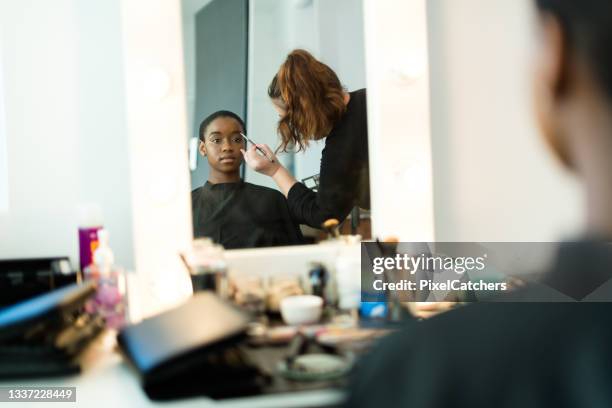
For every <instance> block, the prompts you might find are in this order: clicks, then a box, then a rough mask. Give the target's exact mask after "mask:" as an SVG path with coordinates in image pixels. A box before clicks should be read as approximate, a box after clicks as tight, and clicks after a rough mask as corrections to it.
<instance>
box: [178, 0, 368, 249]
mask: <svg viewBox="0 0 612 408" xmlns="http://www.w3.org/2000/svg"><path fill="white" fill-rule="evenodd" d="M362 7H363V4H362V1H361V0H337V1H324V0H311V1H301V2H290V1H284V0H251V1H247V0H183V19H184V21H183V27H184V30H185V31H184V44H185V59H186V61H185V62H186V78H187V97H188V104H187V106H188V112H189V123H190V127H191V133H190V134H191V140H190V143H189V145H190V152H189V154H190V160H189V161H190V169H191V179H192V182H191V186H192V211H193V227H194V236H195V238H200V237H210V238H212V239H213V240H214V241H215V242H218V243H220V244H222V245H224V246H225V247H226V248H231V249H233V248H253V247H266V246H281V245H295V244H303V243H315V242H318V241H320V240H322V239H325V238H326V236H327V235H328V234H335V233H336V231H333V228H329V230H328V231H327V232H325V231H324V228H323V223H324V222H325V221H326V220H329V219H337V220H338V221H339V227H338V229H339V232H341V233H342V234H355V235H357V234H359V235H361V236H362V237H364V238H369V237H370V219H369V211H368V210H369V208H370V200H369V172H368V143H367V142H368V139H367V115H366V91H365V60H364V42H363V12H362ZM339 27H342V29H338V28H339ZM255 143H256V145H255ZM328 225H333V223H332V224H328Z"/></svg>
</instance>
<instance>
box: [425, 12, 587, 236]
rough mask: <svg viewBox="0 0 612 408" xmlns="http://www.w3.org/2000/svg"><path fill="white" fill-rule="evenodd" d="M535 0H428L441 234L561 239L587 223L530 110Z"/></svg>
mask: <svg viewBox="0 0 612 408" xmlns="http://www.w3.org/2000/svg"><path fill="white" fill-rule="evenodd" d="M530 3H531V2H530V1H528V0H513V1H507V0H493V1H492V0H429V1H428V8H429V21H428V22H429V37H430V38H429V41H430V67H431V104H432V113H431V123H432V140H433V163H434V187H435V225H436V229H435V232H436V239H437V240H438V241H447V240H448V241H454V240H459V241H481V242H482V241H540V240H541V241H546V240H555V239H558V238H560V236H565V235H567V234H569V233H570V231H572V230H575V229H576V228H577V227H578V226H579V225H580V220H581V214H582V203H581V200H580V198H579V191H578V189H577V186H576V185H575V182H574V180H573V179H572V178H571V177H570V176H568V175H567V174H566V173H565V172H564V171H563V170H562V169H560V167H559V165H558V164H557V163H556V162H555V161H554V160H553V158H552V157H551V155H550V154H549V153H548V151H547V150H546V148H545V146H544V144H543V143H542V142H541V140H540V137H539V135H538V131H537V129H536V125H535V123H534V119H533V115H532V109H531V98H530V96H531V94H530V83H529V65H528V61H529V55H530V52H531V45H532V44H533V43H534V37H533V34H534V33H532V31H531V29H532V27H533V25H532V22H533V21H532V17H533V15H532V10H531V7H530Z"/></svg>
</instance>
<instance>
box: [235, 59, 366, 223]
mask: <svg viewBox="0 0 612 408" xmlns="http://www.w3.org/2000/svg"><path fill="white" fill-rule="evenodd" d="M268 96H269V97H270V99H271V101H272V103H273V105H274V107H275V108H276V110H277V111H278V115H279V118H280V119H279V123H278V133H279V135H280V138H281V144H280V147H279V149H280V150H281V151H287V148H288V147H292V148H293V147H295V148H297V151H300V150H302V149H306V148H307V147H308V143H309V142H310V141H313V140H321V139H324V140H325V148H324V149H323V153H322V156H321V168H320V172H319V187H318V192H316V193H315V192H314V191H312V190H310V189H308V188H307V187H306V186H305V185H304V184H302V183H299V182H298V181H297V180H296V179H295V177H293V175H291V174H290V173H289V171H288V170H287V169H286V168H285V167H283V166H282V165H281V164H280V163H279V161H278V160H274V161H273V162H272V161H270V160H268V159H267V158H265V157H263V156H262V155H261V154H259V153H258V152H257V150H256V147H255V146H251V147H250V148H249V149H248V150H243V151H242V153H243V155H244V158H245V161H246V163H247V164H248V165H249V166H250V167H251V168H253V169H254V170H256V171H258V172H259V173H262V174H265V175H267V176H270V177H272V178H273V179H274V181H275V182H276V184H277V185H278V187H279V189H280V191H281V192H282V193H283V194H284V195H285V197H287V203H288V206H289V210H290V212H291V214H292V216H293V219H294V220H296V221H297V222H299V223H300V224H307V225H309V226H311V227H314V228H321V225H322V224H323V222H325V221H326V220H328V219H330V218H336V219H338V220H339V221H343V220H344V219H345V218H346V217H347V215H348V214H349V213H350V211H351V209H352V208H353V207H355V206H358V207H361V208H365V209H369V208H370V187H369V185H370V181H369V171H368V126H367V109H366V91H365V89H360V90H357V91H354V92H347V91H346V90H345V89H344V88H343V86H342V84H341V82H340V80H339V79H338V76H337V75H336V73H335V72H334V71H333V70H332V69H331V68H330V67H328V66H327V65H325V64H323V63H322V62H320V61H318V60H316V59H315V58H314V57H313V56H312V55H311V54H309V53H308V52H307V51H304V50H295V51H293V52H291V53H290V54H289V55H288V56H287V59H286V60H285V62H284V63H283V64H282V65H281V67H280V69H279V70H278V72H277V73H276V75H275V76H274V78H273V79H272V82H271V83H270V86H269V87H268ZM258 147H260V148H261V149H263V150H264V151H265V152H266V155H268V156H270V157H271V158H273V157H274V153H273V152H272V150H271V149H270V147H269V146H267V145H265V144H262V145H258Z"/></svg>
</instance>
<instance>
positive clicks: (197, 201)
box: [191, 181, 304, 249]
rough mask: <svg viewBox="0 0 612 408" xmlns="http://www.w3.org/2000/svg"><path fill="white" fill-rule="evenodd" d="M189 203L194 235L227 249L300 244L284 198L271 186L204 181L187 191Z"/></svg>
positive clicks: (299, 236) (301, 242)
mask: <svg viewBox="0 0 612 408" xmlns="http://www.w3.org/2000/svg"><path fill="white" fill-rule="evenodd" d="M191 206H192V211H193V232H194V236H195V238H200V237H209V238H212V240H213V241H214V242H216V243H219V244H221V245H223V246H224V247H225V248H227V249H237V248H255V247H267V246H282V245H298V244H303V243H304V237H303V236H302V233H301V232H300V229H299V227H298V225H297V224H296V223H295V222H294V221H293V220H292V218H291V216H290V214H289V209H288V207H287V201H286V199H285V197H284V196H283V195H282V194H281V193H280V192H278V191H277V190H273V189H271V188H267V187H262V186H257V185H254V184H250V183H245V182H243V181H240V182H238V183H220V184H211V183H209V182H206V184H205V185H204V186H202V187H199V188H197V189H195V190H193V191H192V192H191Z"/></svg>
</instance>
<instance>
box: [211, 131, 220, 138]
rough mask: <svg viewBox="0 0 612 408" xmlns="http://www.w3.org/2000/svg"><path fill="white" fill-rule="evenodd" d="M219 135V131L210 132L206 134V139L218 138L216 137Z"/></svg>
mask: <svg viewBox="0 0 612 408" xmlns="http://www.w3.org/2000/svg"><path fill="white" fill-rule="evenodd" d="M220 134H221V132H219V131H217V130H215V131H213V132H210V133H209V134H208V137H211V136H218V135H220Z"/></svg>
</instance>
